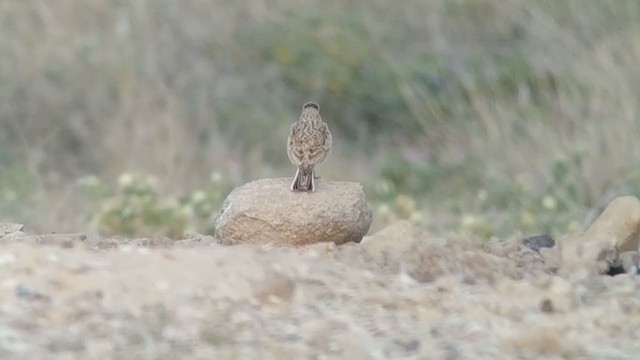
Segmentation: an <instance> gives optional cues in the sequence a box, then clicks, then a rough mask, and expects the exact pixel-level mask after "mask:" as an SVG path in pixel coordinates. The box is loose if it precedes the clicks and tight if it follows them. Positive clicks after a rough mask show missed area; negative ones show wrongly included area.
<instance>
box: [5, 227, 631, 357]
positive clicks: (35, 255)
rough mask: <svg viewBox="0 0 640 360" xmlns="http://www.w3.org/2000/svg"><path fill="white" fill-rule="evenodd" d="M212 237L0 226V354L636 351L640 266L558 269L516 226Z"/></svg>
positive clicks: (605, 353) (615, 354) (492, 354)
mask: <svg viewBox="0 0 640 360" xmlns="http://www.w3.org/2000/svg"><path fill="white" fill-rule="evenodd" d="M212 240H213V239H212V238H210V237H197V236H196V237H194V238H193V239H190V240H186V241H179V242H175V243H172V242H170V241H167V240H162V239H159V240H148V239H146V240H128V239H85V238H84V236H78V235H55V236H54V235H48V236H35V235H24V236H22V235H21V236H13V237H10V239H7V238H5V239H2V240H1V241H0V242H1V243H2V245H0V295H1V298H2V303H1V305H0V358H1V359H404V358H406V359H638V358H639V356H640V355H639V354H640V276H632V275H618V276H615V277H611V276H588V275H584V276H580V274H576V276H573V277H572V278H571V280H565V279H563V278H560V277H557V276H553V275H550V274H549V270H548V269H547V268H546V267H545V265H544V264H543V263H542V262H541V261H540V258H539V256H537V254H536V253H535V252H533V251H531V250H528V249H526V248H523V247H521V246H520V245H519V243H518V240H517V239H513V240H505V241H502V242H496V243H491V244H487V243H485V244H482V243H481V242H479V241H474V240H460V239H443V238H436V237H425V238H419V239H413V240H411V241H410V242H409V246H408V247H407V249H405V250H404V251H401V252H400V253H396V254H393V253H392V252H377V253H372V252H371V251H367V250H366V247H365V246H364V244H361V245H358V244H349V245H342V246H339V247H335V246H328V245H318V246H314V247H311V248H307V249H302V250H301V249H298V250H294V249H279V248H274V247H264V246H262V247H260V246H233V247H231V246H222V245H218V244H215V242H213V241H212ZM404 240H406V239H404ZM405 243H407V242H406V241H405Z"/></svg>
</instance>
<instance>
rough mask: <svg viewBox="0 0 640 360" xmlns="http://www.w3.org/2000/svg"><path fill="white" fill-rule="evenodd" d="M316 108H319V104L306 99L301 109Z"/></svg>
mask: <svg viewBox="0 0 640 360" xmlns="http://www.w3.org/2000/svg"><path fill="white" fill-rule="evenodd" d="M309 108H311V109H316V110H318V111H319V110H320V105H318V103H315V102H313V101H307V102H306V103H304V105H302V110H304V109H309Z"/></svg>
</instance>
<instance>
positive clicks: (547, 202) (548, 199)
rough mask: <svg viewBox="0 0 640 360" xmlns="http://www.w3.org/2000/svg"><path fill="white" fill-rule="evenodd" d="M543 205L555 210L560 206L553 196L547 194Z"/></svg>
mask: <svg viewBox="0 0 640 360" xmlns="http://www.w3.org/2000/svg"><path fill="white" fill-rule="evenodd" d="M542 206H544V208H545V209H547V210H554V209H555V208H556V207H557V206H558V202H557V201H556V199H555V198H554V197H553V196H548V195H547V196H545V197H544V199H542Z"/></svg>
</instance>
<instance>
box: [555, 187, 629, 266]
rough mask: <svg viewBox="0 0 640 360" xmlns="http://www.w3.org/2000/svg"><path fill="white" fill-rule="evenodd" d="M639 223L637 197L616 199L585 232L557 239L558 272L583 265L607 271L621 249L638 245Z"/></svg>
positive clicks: (615, 260)
mask: <svg viewBox="0 0 640 360" xmlns="http://www.w3.org/2000/svg"><path fill="white" fill-rule="evenodd" d="M639 224H640V200H638V198H636V197H635V196H620V197H617V198H615V199H614V200H613V201H611V203H609V205H608V206H607V208H606V209H605V210H604V211H603V212H602V214H600V216H599V217H598V218H597V219H596V221H595V222H594V223H593V224H592V225H591V226H590V227H589V228H588V229H587V230H586V231H585V232H584V233H582V234H574V235H569V236H566V237H564V238H563V239H561V240H560V242H559V268H558V271H559V273H560V274H564V275H566V274H568V273H570V272H573V271H578V270H580V269H584V268H586V269H588V270H590V271H595V272H597V273H599V274H604V273H607V272H608V270H609V267H610V265H611V264H614V263H616V262H617V260H618V254H619V253H620V252H621V251H625V250H626V249H629V248H631V249H637V248H638V243H637V239H636V235H637V233H638V225H639Z"/></svg>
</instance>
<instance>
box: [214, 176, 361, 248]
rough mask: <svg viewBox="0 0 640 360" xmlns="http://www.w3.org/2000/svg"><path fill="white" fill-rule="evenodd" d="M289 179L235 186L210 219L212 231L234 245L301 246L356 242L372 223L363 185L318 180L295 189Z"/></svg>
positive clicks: (260, 181)
mask: <svg viewBox="0 0 640 360" xmlns="http://www.w3.org/2000/svg"><path fill="white" fill-rule="evenodd" d="M290 182H291V179H290V178H280V179H262V180H257V181H254V182H250V183H248V184H245V185H243V186H240V187H238V188H236V189H235V190H233V191H232V192H231V193H230V194H229V195H228V196H227V198H226V200H225V201H224V204H223V206H222V209H220V212H219V213H218V216H217V217H216V219H215V220H214V225H215V228H216V232H215V236H216V237H217V238H220V239H221V240H223V241H228V242H230V243H231V244H233V245H237V244H268V243H270V244H274V245H282V246H302V245H309V244H313V243H318V242H325V241H332V242H334V243H336V244H343V243H347V242H359V241H360V240H361V239H362V237H363V236H364V235H365V234H366V233H367V231H368V230H369V226H370V225H371V217H372V214H371V209H370V208H369V206H368V205H367V203H366V197H365V194H364V191H363V189H362V185H360V184H358V183H355V182H331V181H318V182H317V189H316V191H315V192H312V193H306V192H293V191H291V190H290V189H289V186H290V185H291V184H290Z"/></svg>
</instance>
